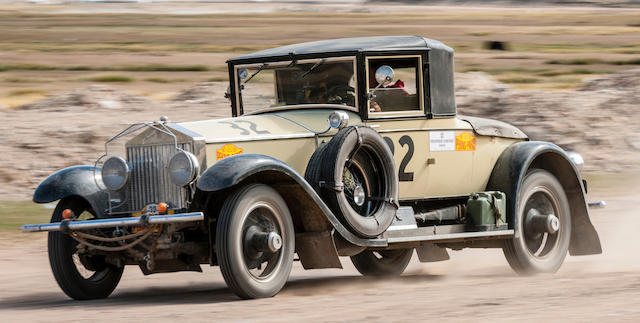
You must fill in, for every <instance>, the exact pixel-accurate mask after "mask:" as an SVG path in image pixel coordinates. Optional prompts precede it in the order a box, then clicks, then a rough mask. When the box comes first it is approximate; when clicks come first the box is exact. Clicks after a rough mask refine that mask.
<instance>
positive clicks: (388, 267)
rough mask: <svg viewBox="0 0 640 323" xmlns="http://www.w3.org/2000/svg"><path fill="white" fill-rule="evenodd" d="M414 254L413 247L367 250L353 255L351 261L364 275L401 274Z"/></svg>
mask: <svg viewBox="0 0 640 323" xmlns="http://www.w3.org/2000/svg"><path fill="white" fill-rule="evenodd" d="M412 255H413V249H397V250H365V251H363V252H361V253H359V254H357V255H355V256H351V262H352V263H353V265H354V266H355V267H356V269H357V270H358V271H359V272H360V273H361V274H362V275H363V276H399V275H400V274H402V272H404V270H405V268H407V265H409V261H411V256H412Z"/></svg>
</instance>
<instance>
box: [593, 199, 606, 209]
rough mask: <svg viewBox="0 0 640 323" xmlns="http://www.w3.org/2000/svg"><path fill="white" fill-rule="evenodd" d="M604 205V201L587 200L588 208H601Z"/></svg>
mask: <svg viewBox="0 0 640 323" xmlns="http://www.w3.org/2000/svg"><path fill="white" fill-rule="evenodd" d="M605 206H607V202H605V201H597V202H589V208H590V209H603V208H604V207H605Z"/></svg>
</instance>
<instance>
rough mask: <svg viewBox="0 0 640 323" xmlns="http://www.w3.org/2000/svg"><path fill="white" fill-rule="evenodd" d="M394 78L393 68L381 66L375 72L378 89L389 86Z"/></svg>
mask: <svg viewBox="0 0 640 323" xmlns="http://www.w3.org/2000/svg"><path fill="white" fill-rule="evenodd" d="M394 78H395V73H394V72H393V68H391V66H389V65H382V66H380V67H378V69H377V70H376V82H378V87H380V86H385V85H388V84H390V83H391V82H393V79H394Z"/></svg>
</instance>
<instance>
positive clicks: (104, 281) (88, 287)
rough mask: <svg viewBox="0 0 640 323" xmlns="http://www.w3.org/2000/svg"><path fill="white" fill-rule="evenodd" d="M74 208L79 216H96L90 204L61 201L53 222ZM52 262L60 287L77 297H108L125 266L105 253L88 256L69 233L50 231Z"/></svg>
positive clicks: (71, 295) (53, 216) (86, 217)
mask: <svg viewBox="0 0 640 323" xmlns="http://www.w3.org/2000/svg"><path fill="white" fill-rule="evenodd" d="M65 209H71V210H72V211H73V213H74V214H76V215H77V218H78V219H81V220H90V219H92V218H94V215H93V211H92V210H91V208H90V207H88V206H87V205H86V203H83V202H82V201H80V200H62V201H60V203H58V206H56V209H55V211H53V215H52V216H51V222H60V221H62V211H64V210H65ZM48 249H49V264H50V265H51V270H52V271H53V276H54V277H55V279H56V282H58V286H60V288H61V289H62V291H63V292H64V293H65V294H67V295H68V296H69V297H71V298H73V299H76V300H88V299H99V298H105V297H107V296H109V295H111V292H113V290H114V289H115V288H116V286H117V285H118V282H120V277H122V272H123V270H124V267H115V266H113V265H111V264H108V263H106V262H105V259H104V257H103V256H85V255H82V254H80V253H79V252H78V242H77V241H76V240H74V239H73V238H71V237H70V236H69V235H68V234H65V233H62V232H49V240H48Z"/></svg>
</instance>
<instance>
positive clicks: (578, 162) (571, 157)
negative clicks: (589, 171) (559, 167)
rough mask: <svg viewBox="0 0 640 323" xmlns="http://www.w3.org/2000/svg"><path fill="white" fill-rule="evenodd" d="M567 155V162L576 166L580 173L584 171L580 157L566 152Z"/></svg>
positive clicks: (582, 160)
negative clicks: (569, 161)
mask: <svg viewBox="0 0 640 323" xmlns="http://www.w3.org/2000/svg"><path fill="white" fill-rule="evenodd" d="M567 155H569V160H571V162H572V163H573V164H574V165H576V168H577V169H578V171H579V172H582V170H583V169H584V159H583V158H582V156H580V154H578V153H577V152H573V151H570V152H568V153H567Z"/></svg>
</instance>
